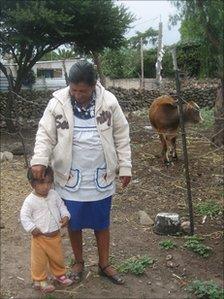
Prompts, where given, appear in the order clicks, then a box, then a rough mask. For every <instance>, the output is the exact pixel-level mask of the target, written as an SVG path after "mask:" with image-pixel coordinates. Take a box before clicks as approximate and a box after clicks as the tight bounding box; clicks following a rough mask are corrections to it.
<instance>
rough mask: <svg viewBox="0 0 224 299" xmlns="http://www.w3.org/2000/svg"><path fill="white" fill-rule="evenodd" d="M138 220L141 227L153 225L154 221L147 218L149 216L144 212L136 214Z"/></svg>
mask: <svg viewBox="0 0 224 299" xmlns="http://www.w3.org/2000/svg"><path fill="white" fill-rule="evenodd" d="M138 215H139V218H140V224H142V225H153V224H154V221H153V220H152V219H151V218H150V217H149V215H148V214H147V213H146V212H145V211H139V212H138Z"/></svg>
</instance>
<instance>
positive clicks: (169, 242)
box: [159, 240, 177, 250]
mask: <svg viewBox="0 0 224 299" xmlns="http://www.w3.org/2000/svg"><path fill="white" fill-rule="evenodd" d="M159 245H160V247H161V248H162V249H166V250H169V249H173V248H174V247H177V245H176V243H174V242H173V241H172V240H164V241H161V242H159Z"/></svg>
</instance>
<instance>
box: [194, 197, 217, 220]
mask: <svg viewBox="0 0 224 299" xmlns="http://www.w3.org/2000/svg"><path fill="white" fill-rule="evenodd" d="M195 210H196V212H197V213H198V214H199V215H202V216H210V217H214V216H216V215H217V214H218V213H219V212H220V211H221V207H220V205H219V204H218V203H217V202H214V201H206V202H200V203H198V204H197V205H196V206H195Z"/></svg>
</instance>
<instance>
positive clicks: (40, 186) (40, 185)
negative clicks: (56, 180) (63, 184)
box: [32, 177, 52, 197]
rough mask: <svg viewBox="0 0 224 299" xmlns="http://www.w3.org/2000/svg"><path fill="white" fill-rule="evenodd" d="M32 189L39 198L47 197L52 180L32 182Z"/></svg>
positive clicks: (47, 178) (45, 179)
mask: <svg viewBox="0 0 224 299" xmlns="http://www.w3.org/2000/svg"><path fill="white" fill-rule="evenodd" d="M32 187H33V189H34V190H35V193H36V194H37V195H39V196H41V197H47V195H48V192H49V191H50V189H51V187H52V179H51V178H49V177H45V178H44V179H43V180H40V181H36V182H34V184H33V185H32Z"/></svg>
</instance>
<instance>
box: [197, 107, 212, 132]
mask: <svg viewBox="0 0 224 299" xmlns="http://www.w3.org/2000/svg"><path fill="white" fill-rule="evenodd" d="M200 111H201V116H202V118H203V122H202V123H201V126H203V127H204V128H205V129H209V128H211V127H213V125H214V121H215V119H214V108H212V109H209V108H208V107H205V108H202V109H201V110H200Z"/></svg>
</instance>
